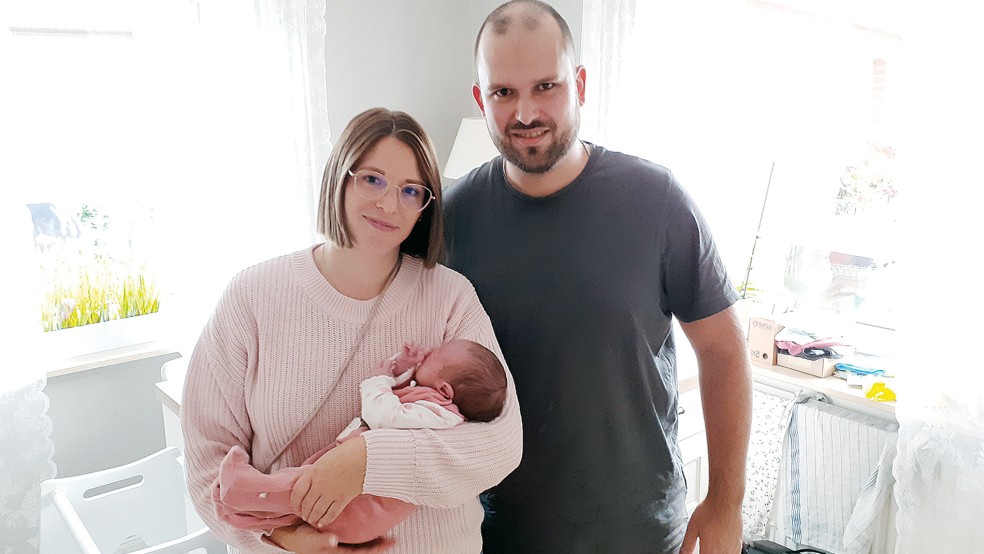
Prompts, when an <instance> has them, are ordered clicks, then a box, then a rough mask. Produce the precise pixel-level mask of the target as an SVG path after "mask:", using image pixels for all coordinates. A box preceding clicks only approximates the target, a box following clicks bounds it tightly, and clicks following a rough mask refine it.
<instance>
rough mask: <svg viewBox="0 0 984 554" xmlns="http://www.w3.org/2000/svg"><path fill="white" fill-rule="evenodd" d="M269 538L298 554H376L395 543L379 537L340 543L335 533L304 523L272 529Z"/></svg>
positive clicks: (281, 546)
mask: <svg viewBox="0 0 984 554" xmlns="http://www.w3.org/2000/svg"><path fill="white" fill-rule="evenodd" d="M270 540H271V541H272V542H273V543H275V544H276V545H277V546H279V547H280V548H283V549H284V550H289V551H291V552H296V553H298V554H336V553H352V554H376V553H378V552H386V551H387V550H389V549H390V548H392V547H393V545H394V544H396V541H394V540H393V539H383V538H379V539H376V540H374V541H371V542H367V543H365V544H359V545H340V544H338V539H337V538H336V537H335V535H332V534H331V533H321V532H319V531H318V530H317V529H315V528H314V527H311V526H310V525H308V524H306V523H300V524H297V525H291V526H288V527H279V528H277V529H274V530H273V533H271V535H270Z"/></svg>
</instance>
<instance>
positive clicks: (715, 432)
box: [680, 307, 752, 554]
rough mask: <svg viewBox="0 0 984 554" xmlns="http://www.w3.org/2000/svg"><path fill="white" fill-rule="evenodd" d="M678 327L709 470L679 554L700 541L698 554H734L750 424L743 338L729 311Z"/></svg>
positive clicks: (749, 388) (738, 540) (738, 537)
mask: <svg viewBox="0 0 984 554" xmlns="http://www.w3.org/2000/svg"><path fill="white" fill-rule="evenodd" d="M680 326H681V327H682V328H683V332H684V333H685V334H686V335H687V338H688V339H689V340H690V343H691V345H693V348H694V353H695V354H696V355H697V366H698V372H699V380H700V397H701V405H702V408H703V412H704V427H705V429H706V431H707V457H708V462H709V464H708V465H709V467H710V482H709V484H708V492H707V497H706V498H705V499H704V501H703V502H701V504H700V505H699V506H698V507H697V509H696V510H695V511H694V513H693V515H692V516H691V519H690V525H689V526H688V527H687V535H686V537H685V538H684V542H683V548H682V550H681V552H684V553H690V552H693V549H694V546H695V543H696V540H697V539H698V538H699V539H700V551H701V554H719V553H721V554H737V553H738V552H739V551H740V550H741V532H742V525H741V504H742V500H743V498H744V494H745V458H746V457H747V455H748V437H749V433H750V428H751V421H752V386H751V381H752V378H751V370H750V368H749V367H748V361H747V360H748V356H747V355H746V348H747V347H746V343H745V334H744V332H743V330H742V329H741V326H740V324H739V322H738V318H737V316H736V314H735V310H734V308H733V307H729V308H726V309H724V310H722V311H720V312H718V313H716V314H714V315H711V316H708V317H705V318H704V319H699V320H697V321H693V322H690V323H681V325H680Z"/></svg>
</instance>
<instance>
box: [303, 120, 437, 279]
mask: <svg viewBox="0 0 984 554" xmlns="http://www.w3.org/2000/svg"><path fill="white" fill-rule="evenodd" d="M385 137H395V138H396V139H397V140H399V141H400V142H402V143H403V144H406V145H407V146H409V147H410V150H412V151H413V155H414V157H415V158H417V169H418V170H419V171H420V176H421V177H422V178H423V180H424V185H425V186H426V187H427V188H429V189H430V191H431V193H433V195H434V198H433V199H432V200H431V202H430V203H429V204H428V205H427V207H426V208H424V210H423V211H422V212H421V213H420V220H419V221H417V224H416V225H414V227H413V230H411V231H410V235H409V236H408V237H407V238H406V240H404V241H403V244H401V245H400V252H404V253H406V254H409V255H411V256H414V257H417V258H420V259H422V260H423V262H424V267H434V265H435V264H437V263H440V262H441V261H443V260H444V218H443V216H442V214H441V209H442V207H443V204H442V201H441V173H440V170H439V169H438V166H437V155H436V154H435V153H434V145H433V144H431V141H430V139H429V138H428V137H427V134H426V133H425V132H424V129H423V128H422V127H421V126H420V124H419V123H417V120H415V119H414V118H413V117H411V116H410V115H409V114H406V113H404V112H397V111H391V110H387V109H386V108H372V109H370V110H366V111H364V112H362V113H360V114H359V115H357V116H355V117H354V118H352V121H350V122H349V124H348V126H347V127H345V130H344V131H342V134H341V136H340V137H339V138H338V143H337V144H335V147H334V148H333V149H332V151H331V155H329V156H328V163H327V164H325V174H324V177H323V178H322V179H321V195H320V199H319V201H318V233H320V234H321V235H322V236H323V237H325V238H326V239H328V240H330V241H332V242H333V243H335V244H336V245H338V246H340V247H342V248H351V247H352V246H353V242H352V237H351V233H350V232H349V227H348V222H347V221H345V194H346V188H347V187H346V186H345V183H346V181H347V180H348V179H349V178H350V177H349V174H348V172H349V170H352V171H354V170H355V168H356V166H357V164H358V163H359V160H360V159H361V158H362V156H364V155H365V154H366V153H367V152H369V151H370V150H372V148H373V147H374V146H376V143H378V142H379V141H380V140H382V139H383V138H385Z"/></svg>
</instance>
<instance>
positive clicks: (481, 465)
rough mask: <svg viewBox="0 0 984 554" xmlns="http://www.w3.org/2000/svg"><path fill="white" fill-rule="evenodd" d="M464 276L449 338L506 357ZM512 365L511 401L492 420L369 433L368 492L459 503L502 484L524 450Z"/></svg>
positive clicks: (435, 503) (450, 504)
mask: <svg viewBox="0 0 984 554" xmlns="http://www.w3.org/2000/svg"><path fill="white" fill-rule="evenodd" d="M455 275H457V274H455ZM459 277H460V276H459ZM461 281H462V283H461V285H460V286H459V287H458V288H457V294H455V296H454V299H453V306H452V308H451V311H450V314H449V316H448V319H447V324H446V327H445V336H444V340H445V341H450V340H454V339H469V340H473V341H475V342H478V343H479V344H482V345H484V346H486V347H487V348H488V349H489V350H491V351H492V352H494V353H495V354H496V355H497V356H498V357H499V359H500V360H502V351H501V350H500V349H499V343H498V341H496V338H495V333H494V332H493V330H492V323H491V322H490V321H489V317H488V314H486V313H485V309H484V308H482V305H481V304H480V303H479V300H478V296H477V295H476V294H475V290H474V288H473V287H472V286H471V283H469V282H468V281H467V280H465V279H464V278H461ZM503 365H504V366H505V362H503ZM506 367H507V369H506V378H507V391H506V402H505V405H504V407H503V410H502V414H501V415H500V416H499V417H498V418H496V419H495V420H493V421H491V422H488V423H469V422H465V423H462V424H461V425H457V426H455V427H453V428H451V429H439V430H428V429H419V430H412V431H407V430H397V429H379V430H372V431H368V432H366V433H364V434H363V436H364V437H365V440H366V452H367V464H366V479H365V483H364V485H363V490H364V492H365V493H367V494H373V495H377V496H387V497H392V498H398V499H401V500H405V501H407V502H411V503H413V504H417V505H423V506H434V507H455V506H460V505H462V504H463V503H464V502H466V501H468V500H469V499H473V498H475V497H476V496H477V495H478V494H479V493H480V492H482V491H484V490H486V489H488V488H489V487H492V486H493V485H496V484H498V483H499V482H500V481H502V479H504V478H505V477H506V476H507V475H508V474H509V473H510V472H512V471H513V470H514V469H516V467H517V466H518V465H519V461H520V459H521V458H522V453H523V435H522V423H521V419H520V413H519V405H518V402H517V400H516V387H515V384H514V382H513V378H512V374H511V373H509V370H508V366H506Z"/></svg>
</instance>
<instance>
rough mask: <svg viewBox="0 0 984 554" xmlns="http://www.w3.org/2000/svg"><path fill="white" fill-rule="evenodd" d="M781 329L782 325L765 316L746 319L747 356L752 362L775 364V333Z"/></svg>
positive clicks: (765, 364)
mask: <svg viewBox="0 0 984 554" xmlns="http://www.w3.org/2000/svg"><path fill="white" fill-rule="evenodd" d="M781 330H782V325H779V324H778V323H776V322H775V320H773V319H769V318H767V317H753V318H750V319H749V320H748V357H749V359H750V360H751V361H752V363H754V364H756V365H763V366H774V365H776V335H777V334H778V333H779V331H781Z"/></svg>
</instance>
